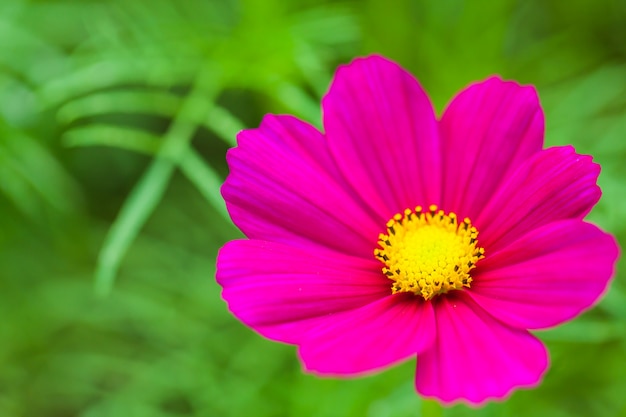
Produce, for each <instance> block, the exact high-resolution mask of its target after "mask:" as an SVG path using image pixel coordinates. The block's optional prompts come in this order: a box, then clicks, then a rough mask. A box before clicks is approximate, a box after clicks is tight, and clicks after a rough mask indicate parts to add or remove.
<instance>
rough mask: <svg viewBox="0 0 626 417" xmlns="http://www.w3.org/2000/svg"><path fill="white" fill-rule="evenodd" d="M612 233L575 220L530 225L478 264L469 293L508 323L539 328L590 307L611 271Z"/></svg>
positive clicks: (615, 251) (613, 257)
mask: <svg viewBox="0 0 626 417" xmlns="http://www.w3.org/2000/svg"><path fill="white" fill-rule="evenodd" d="M618 253H619V249H618V246H617V243H616V242H615V239H614V238H613V236H611V235H609V234H606V233H604V232H602V231H601V230H600V229H598V228H597V227H596V226H594V225H592V224H589V223H584V222H582V221H579V220H569V221H562V222H557V223H552V224H549V225H547V226H544V227H541V228H539V229H536V230H533V231H532V232H530V233H528V234H527V235H525V236H524V237H522V238H521V239H519V240H517V241H515V242H514V243H512V244H510V245H509V246H507V247H506V248H504V249H503V250H501V251H500V252H498V253H495V254H493V255H492V256H489V257H487V258H486V259H484V260H483V261H481V263H480V264H479V265H480V267H479V268H478V269H477V273H476V274H475V278H474V282H473V283H472V289H471V291H469V293H470V295H471V297H472V298H473V299H474V300H475V301H476V302H477V303H478V304H480V305H481V306H482V307H483V308H484V309H485V310H487V311H488V312H489V313H490V314H491V315H493V316H494V317H497V318H498V319H499V320H501V321H503V322H505V323H507V324H510V325H511V326H515V327H520V328H526V329H539V328H545V327H549V326H554V325H556V324H559V323H561V322H563V321H565V320H569V319H571V318H573V317H575V316H577V315H578V314H580V313H581V312H582V311H584V310H585V309H586V308H589V307H590V306H591V305H592V304H593V303H594V302H595V301H596V300H597V299H598V298H599V297H600V295H601V294H602V293H603V292H604V290H605V289H606V287H607V285H608V283H609V280H610V279H611V277H612V276H613V274H614V268H615V262H616V261H617V257H618Z"/></svg>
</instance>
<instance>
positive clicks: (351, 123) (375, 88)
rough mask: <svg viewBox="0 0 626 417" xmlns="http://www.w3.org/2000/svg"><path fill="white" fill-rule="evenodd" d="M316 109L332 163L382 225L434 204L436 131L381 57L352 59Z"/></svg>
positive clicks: (412, 86) (430, 115) (395, 68)
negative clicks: (395, 216) (319, 110)
mask: <svg viewBox="0 0 626 417" xmlns="http://www.w3.org/2000/svg"><path fill="white" fill-rule="evenodd" d="M322 108H323V112H324V128H325V130H326V136H327V137H328V141H329V146H330V148H331V151H332V154H333V156H334V157H335V160H336V162H337V165H338V166H339V168H340V169H341V171H342V173H343V175H344V176H345V178H346V179H347V180H348V182H350V183H351V184H352V185H353V187H354V188H355V189H358V190H359V193H360V194H361V195H362V196H363V199H364V200H365V201H366V202H367V203H368V204H370V205H371V206H372V207H374V208H375V209H376V210H377V212H379V213H380V214H381V215H382V217H381V221H383V222H386V221H387V220H388V219H389V218H390V217H391V216H392V215H393V214H395V213H397V212H399V211H402V210H404V209H405V208H413V207H415V206H416V205H428V204H438V202H439V193H440V186H441V179H440V175H441V174H440V172H441V163H440V153H439V139H438V131H437V129H438V126H437V122H436V120H435V114H434V111H433V108H432V105H431V103H430V100H429V99H428V97H427V96H426V93H425V92H424V90H423V89H422V87H421V86H420V85H419V83H418V82H417V80H416V79H415V78H414V77H413V76H412V75H411V74H409V73H408V72H406V71H405V70H404V69H402V68H401V67H400V66H399V65H398V64H396V63H394V62H391V61H389V60H387V59H385V58H382V57H380V56H371V57H367V58H361V59H356V60H354V61H353V62H352V63H350V64H349V65H346V66H343V67H340V68H339V69H338V70H337V74H336V76H335V78H334V80H333V83H332V85H331V87H330V90H329V91H328V94H327V95H326V97H324V100H323V102H322Z"/></svg>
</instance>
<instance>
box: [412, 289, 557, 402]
mask: <svg viewBox="0 0 626 417" xmlns="http://www.w3.org/2000/svg"><path fill="white" fill-rule="evenodd" d="M435 315H436V323H437V340H436V343H435V345H434V346H433V347H432V348H431V349H428V350H427V351H425V352H424V353H422V355H418V357H417V376H416V388H417V391H418V392H419V393H420V394H422V395H424V396H427V397H435V398H438V399H440V400H441V401H444V402H452V401H456V400H466V401H468V402H470V403H474V404H478V403H482V402H484V401H485V400H487V399H490V398H496V399H497V398H503V397H506V396H507V395H508V394H509V393H510V392H511V391H512V390H513V389H514V388H519V387H531V386H534V385H536V384H538V383H539V381H540V380H541V378H542V376H543V374H544V372H545V370H546V368H547V366H548V354H547V352H546V349H545V347H544V346H543V344H542V343H541V342H540V341H539V340H537V338H535V337H534V336H532V335H531V334H530V333H528V332H527V331H525V330H519V329H514V328H510V327H508V326H506V325H504V324H502V323H501V322H499V321H497V320H495V319H494V318H493V317H491V316H490V315H489V314H487V313H486V312H485V311H484V310H483V309H482V308H480V307H479V306H477V305H476V304H475V303H473V302H472V301H471V300H470V299H468V298H467V296H466V295H465V294H464V293H461V292H458V291H457V292H454V293H448V294H447V295H446V296H445V297H439V298H438V299H437V300H436V304H435Z"/></svg>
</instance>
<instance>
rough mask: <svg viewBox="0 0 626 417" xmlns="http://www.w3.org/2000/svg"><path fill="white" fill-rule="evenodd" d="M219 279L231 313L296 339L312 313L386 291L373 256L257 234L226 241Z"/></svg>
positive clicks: (271, 333) (354, 304)
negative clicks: (269, 239)
mask: <svg viewBox="0 0 626 417" xmlns="http://www.w3.org/2000/svg"><path fill="white" fill-rule="evenodd" d="M216 277H217V282H218V283H219V284H220V285H221V286H222V287H223V292H222V297H223V298H224V299H225V300H226V301H227V302H228V306H229V308H230V310H231V311H232V313H233V314H234V315H235V316H236V317H237V318H239V319H240V320H241V321H242V322H244V323H245V324H247V325H248V326H250V327H252V328H253V329H255V330H256V331H258V332H259V333H261V334H262V335H264V336H266V337H268V338H270V339H275V340H280V341H284V342H288V343H297V342H298V341H299V340H300V339H302V337H303V335H304V334H305V333H306V332H307V331H308V330H309V329H310V326H312V325H313V324H314V322H315V321H316V319H318V318H321V320H322V321H327V320H328V317H329V316H328V315H329V314H333V313H338V312H342V311H346V310H352V309H355V308H359V307H362V306H364V305H366V304H369V303H372V302H374V301H376V300H378V299H380V298H383V297H385V296H387V295H389V294H390V292H391V289H390V283H389V280H387V279H386V278H384V277H383V276H382V273H381V272H380V265H379V263H378V262H377V261H375V260H374V259H372V260H365V259H360V258H353V257H349V256H346V255H342V254H340V253H334V254H333V253H330V252H328V251H316V250H315V249H314V248H309V249H308V250H303V249H299V248H293V247H289V246H287V245H283V244H279V243H272V242H264V241H257V240H235V241H232V242H229V243H227V244H226V245H225V246H224V247H223V248H222V249H221V250H220V252H219V254H218V257H217V274H216Z"/></svg>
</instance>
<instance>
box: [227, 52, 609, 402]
mask: <svg viewBox="0 0 626 417" xmlns="http://www.w3.org/2000/svg"><path fill="white" fill-rule="evenodd" d="M322 110H323V126H324V132H320V131H318V130H317V129H316V128H314V127H312V126H311V125H309V124H307V123H305V122H303V121H300V120H298V119H296V118H294V117H291V116H277V115H268V116H266V117H265V118H264V119H263V121H262V123H261V125H260V127H259V128H257V129H250V130H245V131H243V132H241V133H240V134H239V136H238V146H237V147H236V148H234V149H231V150H230V151H229V152H228V156H227V159H228V164H229V167H230V174H229V176H228V178H227V180H226V182H225V184H224V186H223V188H222V194H223V196H224V199H225V200H226V204H227V207H228V210H229V213H230V215H231V217H232V219H233V221H234V223H235V224H236V225H237V226H238V227H239V228H240V229H241V231H242V232H243V233H244V234H245V236H246V237H247V239H242V240H235V241H232V242H229V243H227V244H226V245H225V246H224V247H223V248H222V249H221V250H220V252H219V255H218V259H217V280H218V282H219V284H220V285H221V286H222V287H223V293H222V296H223V298H224V299H225V300H226V301H227V303H228V306H229V308H230V310H231V311H232V313H233V314H234V315H235V316H236V317H237V318H239V320H241V321H242V322H243V323H245V324H246V325H248V326H250V327H251V328H252V329H254V330H255V331H257V332H258V333H260V334H261V335H263V336H265V337H267V338H269V339H272V340H276V341H280V342H284V343H290V344H294V345H297V347H298V355H299V357H300V360H301V362H302V364H303V366H304V369H305V370H306V371H308V372H313V373H315V374H318V375H330V376H351V375H360V374H365V373H369V372H372V371H376V370H379V369H381V368H384V367H387V366H390V365H392V364H395V363H398V362H400V361H404V360H406V359H409V358H413V357H417V368H416V389H417V391H418V392H419V393H420V394H422V395H423V396H426V397H435V398H437V399H439V400H441V401H443V402H452V401H457V400H464V401H467V402H470V403H481V402H483V401H485V400H487V399H489V398H496V399H497V398H503V397H505V396H507V395H508V394H509V393H510V392H511V391H512V390H513V389H514V388H516V387H531V386H535V385H537V384H538V383H539V381H540V380H541V378H542V377H543V375H544V373H545V371H546V369H547V366H548V354H547V352H546V349H545V347H544V346H543V344H542V343H541V342H540V341H539V340H538V339H537V338H536V337H535V336H534V335H533V334H531V333H530V332H529V330H536V329H545V328H549V327H552V326H555V325H557V324H560V323H563V322H564V321H567V320H570V319H572V318H574V317H575V316H577V315H579V314H580V313H581V312H582V311H584V310H586V309H588V308H589V307H590V306H592V305H593V303H594V302H596V300H597V299H598V298H599V297H600V295H601V294H602V293H603V292H604V291H605V289H606V288H607V285H608V282H609V281H610V279H611V277H612V275H613V272H614V264H615V262H616V259H617V257H618V252H619V250H618V247H617V244H616V242H615V240H614V238H613V237H612V236H611V235H609V234H606V233H604V232H603V231H601V230H600V229H598V227H596V226H594V225H592V224H590V223H587V222H585V221H583V218H584V216H585V215H586V214H587V213H588V212H589V211H590V210H591V208H592V207H593V206H594V205H595V203H596V202H597V201H598V199H599V198H600V195H601V191H600V189H599V188H598V186H597V185H596V180H597V177H598V174H599V172H600V167H599V166H598V165H597V164H595V163H593V162H592V159H591V157H589V156H584V155H579V154H577V153H575V151H574V149H573V148H572V147H570V146H565V147H554V148H548V149H542V148H543V136H544V117H543V113H542V110H541V107H540V105H539V100H538V97H537V94H536V92H535V90H534V89H533V88H532V87H522V86H520V85H518V84H516V83H514V82H508V81H503V80H501V79H500V78H498V77H492V78H489V79H487V80H485V81H482V82H478V83H475V84H472V85H470V86H469V87H467V88H466V89H465V90H463V91H462V92H461V93H459V94H458V95H457V96H456V97H455V98H454V99H453V100H452V101H451V103H450V104H449V105H448V107H447V108H446V110H445V111H444V113H443V115H442V116H441V118H439V119H438V118H436V116H435V113H434V111H433V107H432V105H431V102H430V100H429V99H428V97H427V95H426V93H425V92H424V90H423V89H422V87H421V86H420V84H419V83H418V82H417V80H416V79H415V78H413V77H412V76H411V75H410V74H409V73H407V72H406V71H405V70H403V69H402V68H401V67H400V66H398V65H397V64H395V63H394V62H391V61H389V60H387V59H385V58H382V57H379V56H370V57H367V58H360V59H356V60H354V61H353V62H352V63H350V64H349V65H345V66H342V67H340V68H339V69H338V71H337V73H336V74H335V77H334V80H333V82H332V84H331V86H330V90H329V91H328V93H327V94H326V96H325V97H324V99H323V101H322Z"/></svg>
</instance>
